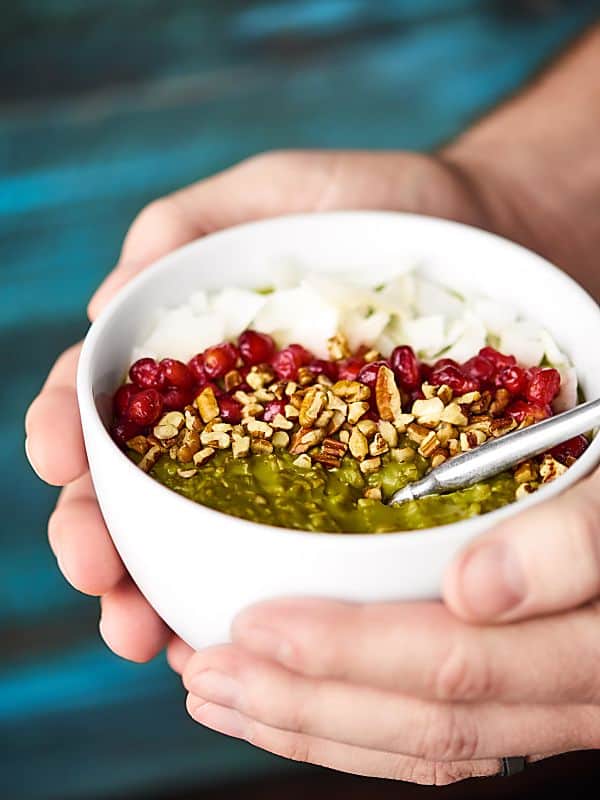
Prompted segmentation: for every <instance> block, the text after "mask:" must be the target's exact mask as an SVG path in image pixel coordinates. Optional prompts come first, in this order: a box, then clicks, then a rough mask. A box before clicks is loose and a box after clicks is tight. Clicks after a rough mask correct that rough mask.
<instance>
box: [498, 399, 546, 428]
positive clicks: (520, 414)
mask: <svg viewBox="0 0 600 800" xmlns="http://www.w3.org/2000/svg"><path fill="white" fill-rule="evenodd" d="M506 413H507V414H508V416H509V417H512V418H513V419H514V420H515V422H519V423H521V422H523V421H524V420H525V419H527V418H528V417H529V418H531V419H533V421H534V422H540V421H541V420H543V419H547V418H548V417H551V416H552V408H551V407H550V406H548V405H545V406H540V405H538V404H537V403H527V402H526V401H525V400H515V401H514V402H512V403H511V404H510V405H509V406H508V408H507V409H506Z"/></svg>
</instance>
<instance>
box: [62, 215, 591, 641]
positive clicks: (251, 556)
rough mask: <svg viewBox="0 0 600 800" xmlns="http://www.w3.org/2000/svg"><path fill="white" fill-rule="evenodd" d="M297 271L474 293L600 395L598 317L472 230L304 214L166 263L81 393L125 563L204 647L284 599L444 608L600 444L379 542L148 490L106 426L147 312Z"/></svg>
mask: <svg viewBox="0 0 600 800" xmlns="http://www.w3.org/2000/svg"><path fill="white" fill-rule="evenodd" d="M286 260H293V261H294V262H296V263H300V264H301V265H302V266H305V267H307V268H308V269H311V270H312V271H320V270H322V271H326V272H337V273H339V274H340V275H341V276H343V274H344V273H345V272H346V271H348V270H355V269H357V268H359V269H363V270H364V271H365V273H366V274H368V275H369V276H373V278H374V279H375V280H379V279H380V278H381V279H384V278H385V276H386V275H390V274H392V271H393V270H395V271H398V270H399V269H410V268H413V267H415V266H419V267H421V268H422V269H423V270H424V271H425V272H426V273H427V274H428V275H430V276H431V277H432V278H434V279H436V280H439V281H440V282H442V283H445V284H446V285H450V286H453V287H454V288H456V289H457V290H459V291H464V292H465V293H466V294H472V293H477V292H480V293H482V294H485V295H488V296H490V295H492V296H493V297H494V298H495V299H498V300H505V301H507V302H510V303H511V304H512V305H513V306H517V307H518V308H519V309H520V310H521V312H522V313H523V315H524V316H525V317H527V318H528V319H532V320H534V321H537V322H539V323H541V324H543V325H545V326H546V327H547V328H548V329H549V330H550V331H551V332H552V333H553V334H554V336H555V338H556V340H557V341H558V343H559V345H560V346H561V347H562V348H563V349H565V350H566V351H567V352H568V354H569V356H570V357H571V359H572V361H573V363H574V364H575V365H576V367H577V369H578V373H579V375H580V377H581V378H582V382H583V387H584V391H585V392H586V395H587V397H588V399H592V398H594V397H597V396H600V374H599V370H598V369H597V365H598V358H597V352H596V348H597V344H596V343H597V342H598V341H600V309H599V308H598V305H597V304H596V303H595V302H594V301H593V300H592V299H591V298H590V297H589V296H588V295H587V294H586V293H585V292H584V291H583V290H582V289H581V288H580V287H579V286H577V284H575V283H574V282H573V281H571V280H570V279H569V278H568V277H567V276H566V275H564V274H563V273H562V272H560V271H559V270H557V269H556V268H554V267H552V266H551V265H549V264H548V263H547V262H545V261H544V260H543V259H541V258H539V257H538V256H536V255H534V254H532V253H530V252H528V251H527V250H524V249H523V248H521V247H518V246H517V245H514V244H512V243H510V242H507V241H505V240H503V239H499V238H498V237H495V236H492V235H490V234H487V233H484V232H482V231H479V230H476V229H472V228H468V227H465V226H462V225H458V224H456V223H451V222H446V221H443V220H436V219H430V218H425V217H418V216H414V215H405V214H391V213H383V212H336V213H332V214H316V215H299V216H293V217H281V218H278V219H275V220H269V221H266V222H260V223H253V224H249V225H243V226H239V227H237V228H233V229H230V230H228V231H225V232H223V233H219V234H215V235H213V236H210V237H207V238H206V239H203V240H200V241H198V242H195V243H193V244H191V245H188V246H186V247H184V248H182V249H181V250H178V251H176V252H174V253H172V254H170V255H169V256H167V257H166V258H164V259H162V260H161V261H160V262H158V263H157V264H156V265H154V266H153V267H152V268H150V269H149V270H147V271H146V272H145V273H144V274H143V275H141V276H140V277H139V278H138V279H136V280H135V281H134V282H132V283H131V284H130V285H129V286H128V287H126V288H125V289H124V290H123V292H122V293H121V294H119V296H118V297H117V298H116V299H115V300H114V301H113V302H112V303H111V304H110V305H109V307H108V308H107V309H106V310H105V311H104V312H103V314H102V315H101V316H100V318H99V319H98V321H97V322H96V323H95V324H94V325H93V326H92V328H91V329H90V332H89V334H88V336H87V338H86V342H85V344H84V348H83V352H82V356H81V360H80V367H79V375H78V394H79V403H80V410H81V419H82V425H83V431H84V436H85V443H86V448H87V453H88V459H89V463H90V469H91V473H92V478H93V481H94V486H95V489H96V493H97V495H98V499H99V502H100V505H101V508H102V512H103V514H104V517H105V520H106V523H107V526H108V529H109V531H110V532H111V535H112V537H113V540H114V542H115V544H116V546H117V549H118V550H119V552H120V554H121V556H122V557H123V560H124V562H125V564H126V565H127V568H128V569H129V571H130V573H131V575H132V576H133V578H134V580H135V581H136V583H137V584H138V586H139V587H140V589H141V591H142V592H143V593H144V595H145V596H146V597H147V598H148V600H149V601H150V603H151V604H152V605H153V606H154V607H155V608H156V610H157V611H158V613H159V614H160V615H161V616H162V617H163V619H164V620H165V621H166V622H167V624H168V625H169V626H170V627H171V628H172V629H173V630H174V631H175V632H176V633H177V634H179V635H180V636H181V637H182V638H183V639H184V640H186V641H187V642H189V644H191V645H192V646H193V647H196V648H199V647H202V646H205V645H207V644H212V643H216V642H219V641H226V640H227V638H228V635H229V626H230V624H231V621H232V619H233V617H234V616H235V614H236V613H237V612H238V611H240V610H241V609H242V608H244V607H246V606H247V605H249V604H251V603H253V602H257V601H259V600H263V599H266V598H270V597H274V596H280V595H287V596H290V595H318V596H326V597H336V598H341V599H346V600H350V601H384V600H393V599H417V598H430V597H436V596H439V590H440V584H441V578H442V574H443V571H444V569H445V567H446V565H447V564H448V563H449V561H450V560H451V559H452V557H453V556H454V554H455V553H456V552H457V551H458V550H459V549H460V548H461V547H463V546H464V545H465V544H466V543H467V542H468V541H469V540H470V539H471V538H473V537H474V536H475V535H477V534H478V533H481V532H482V531H484V530H486V529H487V528H489V527H490V526H491V525H493V524H494V523H495V522H497V521H498V520H500V519H503V518H506V517H509V516H512V515H513V514H515V513H516V512H517V510H521V509H523V508H525V507H527V506H530V505H533V504H535V503H537V502H539V501H540V500H542V499H544V498H548V497H550V496H551V495H553V494H556V493H557V492H559V491H562V490H563V489H564V488H566V487H567V486H568V485H569V484H571V483H573V482H574V481H575V480H577V479H579V478H580V477H582V475H584V474H585V473H586V472H588V471H589V470H590V469H592V467H593V466H595V465H596V464H597V463H598V462H599V461H600V437H598V438H597V439H596V440H594V442H593V443H592V445H591V446H590V448H589V449H588V451H587V452H586V454H585V455H584V456H583V457H582V458H581V459H580V460H579V462H578V463H577V464H576V465H575V466H574V467H572V468H571V469H570V470H569V472H568V473H567V474H566V475H565V476H564V477H563V478H561V479H560V480H559V481H557V482H555V483H554V484H552V485H550V486H548V487H544V488H543V489H542V490H541V491H540V492H538V493H537V494H536V495H533V496H532V497H531V498H529V499H527V500H525V501H523V502H521V503H520V504H519V505H518V507H517V505H516V504H513V505H511V506H507V507H506V508H504V509H501V510H500V511H497V512H494V513H492V514H488V515H486V516H482V517H477V518H475V519H471V520H467V521H465V522H462V523H457V524H455V525H451V526H446V527H443V528H437V529H433V530H428V531H415V532H410V533H398V534H384V535H378V536H374V535H340V534H314V533H305V532H299V531H288V530H282V529H279V528H271V527H268V526H264V525H257V524H254V523H251V522H248V521H246V520H239V519H237V518H235V517H231V516H228V515H225V514H221V513H219V512H216V511H213V510H211V509H208V508H205V507H204V506H201V505H199V504H196V503H192V502H190V501H189V500H187V499H185V498H183V497H181V496H179V495H177V494H176V493H174V492H172V491H170V490H168V489H166V488H165V487H163V486H161V485H160V484H158V483H157V482H156V481H153V480H152V479H151V478H149V477H148V476H147V475H145V474H143V473H142V472H140V470H139V469H137V467H135V466H134V465H133V464H132V463H131V462H130V461H129V460H128V459H127V458H126V456H124V455H123V454H122V453H121V452H120V451H119V450H118V449H117V448H116V447H115V445H114V444H113V442H112V441H111V440H110V437H109V436H108V434H107V432H106V429H105V427H104V425H103V424H102V421H101V419H100V418H101V417H102V418H103V419H104V421H105V422H106V421H107V419H108V414H109V408H110V402H109V398H110V395H111V394H112V392H113V391H114V389H115V388H116V386H118V384H119V382H120V380H121V379H122V376H123V374H124V373H125V370H126V369H127V366H128V363H129V356H130V352H131V349H132V346H133V345H134V344H135V343H136V342H139V341H141V340H142V339H143V338H144V336H145V335H146V334H147V333H148V330H149V328H150V326H151V324H152V310H153V309H155V308H156V307H157V306H169V305H176V304H180V303H181V302H184V301H185V298H186V297H187V296H188V295H189V294H190V293H191V292H193V291H195V290H197V289H199V288H206V289H218V288H221V287H222V286H224V285H238V286H247V287H254V286H261V285H268V283H269V271H270V269H271V268H272V266H273V265H274V264H275V263H281V262H282V261H286ZM308 313H310V312H309V311H308Z"/></svg>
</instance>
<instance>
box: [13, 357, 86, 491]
mask: <svg viewBox="0 0 600 800" xmlns="http://www.w3.org/2000/svg"><path fill="white" fill-rule="evenodd" d="M79 350H80V346H79V345H76V346H74V347H72V348H70V349H69V350H67V351H65V352H64V353H63V354H62V355H61V356H60V358H59V359H58V360H57V362H56V364H55V365H54V367H53V368H52V370H51V371H50V374H49V375H48V378H47V380H46V383H45V384H44V387H43V388H42V391H41V392H40V394H39V395H38V396H37V397H36V398H35V400H34V401H33V403H32V404H31V406H30V407H29V410H28V412H27V416H26V418H25V430H26V433H27V440H26V452H27V456H28V458H29V461H30V462H31V465H32V467H33V469H34V470H35V471H36V473H37V474H38V475H39V476H40V477H41V478H42V480H44V481H46V482H47V483H50V484H52V485H55V486H64V485H65V484H66V483H70V482H71V481H73V480H75V479H76V478H78V477H79V476H80V475H82V474H83V473H84V472H85V471H86V470H87V460H86V455H85V447H84V444H83V434H82V431H81V424H80V421H79V406H78V404H77V395H76V391H75V375H76V371H77V360H78V358H79Z"/></svg>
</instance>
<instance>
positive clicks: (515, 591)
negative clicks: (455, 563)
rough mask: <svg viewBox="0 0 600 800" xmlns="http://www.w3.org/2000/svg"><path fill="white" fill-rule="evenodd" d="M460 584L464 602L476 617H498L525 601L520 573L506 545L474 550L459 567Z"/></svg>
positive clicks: (524, 590)
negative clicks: (460, 568)
mask: <svg viewBox="0 0 600 800" xmlns="http://www.w3.org/2000/svg"><path fill="white" fill-rule="evenodd" d="M459 583H460V589H461V595H462V599H463V602H464V603H465V605H466V606H467V607H468V610H469V611H470V612H471V614H473V616H475V617H479V618H481V619H490V618H494V617H498V616H500V615H502V614H504V613H506V612H507V611H509V610H510V609H512V608H515V606H518V605H519V604H520V603H521V602H522V601H523V600H524V598H525V594H526V590H527V587H526V583H525V576H524V574H523V570H522V569H521V565H520V564H519V562H518V559H517V558H516V557H515V554H514V552H513V550H512V548H511V547H510V546H509V545H507V544H506V543H505V542H489V543H486V544H483V545H480V546H479V547H476V548H475V549H474V550H473V551H472V552H471V553H470V554H469V555H468V556H467V558H466V560H465V562H464V563H463V565H462V570H461V573H460V576H459Z"/></svg>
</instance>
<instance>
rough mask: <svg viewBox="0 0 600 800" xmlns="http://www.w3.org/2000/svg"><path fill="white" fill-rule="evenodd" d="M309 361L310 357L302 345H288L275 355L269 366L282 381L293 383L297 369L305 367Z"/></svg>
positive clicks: (296, 375)
mask: <svg viewBox="0 0 600 800" xmlns="http://www.w3.org/2000/svg"><path fill="white" fill-rule="evenodd" d="M311 359H312V355H311V354H310V353H309V352H308V350H306V349H305V348H304V347H302V345H299V344H290V345H289V346H288V347H284V349H283V350H280V351H279V352H278V353H275V355H274V356H273V358H272V359H271V366H272V367H273V369H274V370H275V372H276V374H277V377H278V378H280V379H281V380H282V381H290V380H292V381H293V380H295V379H296V378H297V377H298V369H299V367H305V366H306V365H307V364H308V363H309V362H310V361H311Z"/></svg>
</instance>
